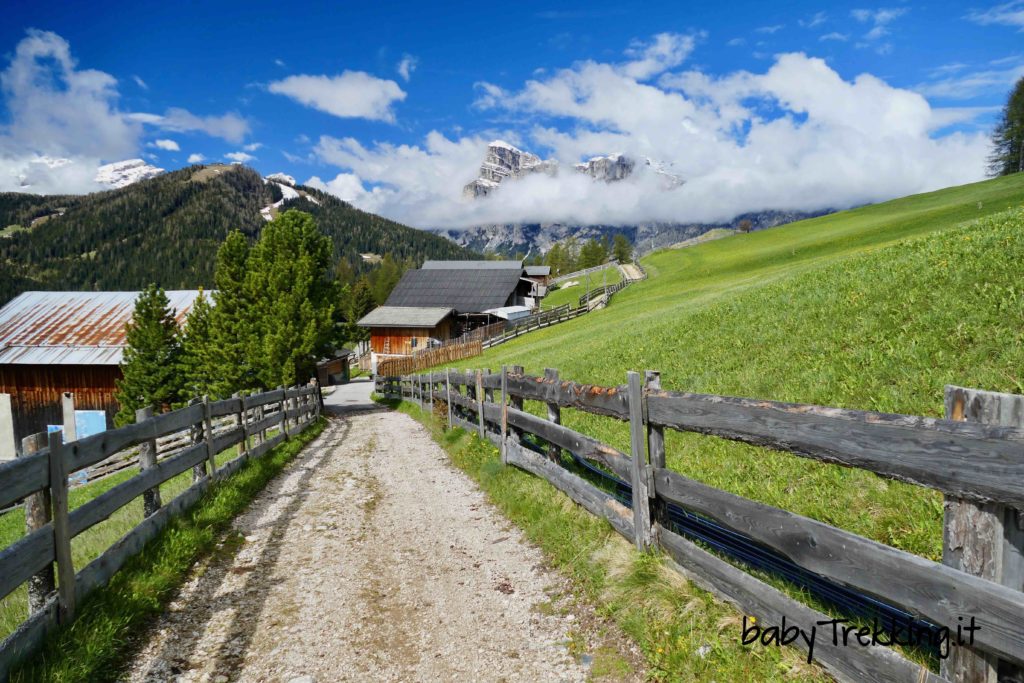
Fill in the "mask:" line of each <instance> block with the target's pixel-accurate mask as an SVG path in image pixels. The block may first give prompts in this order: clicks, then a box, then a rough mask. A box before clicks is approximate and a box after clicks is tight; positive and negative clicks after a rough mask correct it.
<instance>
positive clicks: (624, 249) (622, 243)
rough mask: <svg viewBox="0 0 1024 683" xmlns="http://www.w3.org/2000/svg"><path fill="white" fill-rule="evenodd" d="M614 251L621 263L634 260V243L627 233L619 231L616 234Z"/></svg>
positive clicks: (616, 258)
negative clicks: (627, 236) (630, 241)
mask: <svg viewBox="0 0 1024 683" xmlns="http://www.w3.org/2000/svg"><path fill="white" fill-rule="evenodd" d="M612 253H613V254H614V255H615V260H616V261H618V262H619V263H629V262H630V261H632V260H633V245H632V244H630V243H629V239H627V238H626V236H625V235H623V234H621V233H619V234H617V235H615V240H614V242H613V245H612Z"/></svg>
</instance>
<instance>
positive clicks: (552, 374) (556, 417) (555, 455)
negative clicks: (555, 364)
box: [544, 368, 562, 462]
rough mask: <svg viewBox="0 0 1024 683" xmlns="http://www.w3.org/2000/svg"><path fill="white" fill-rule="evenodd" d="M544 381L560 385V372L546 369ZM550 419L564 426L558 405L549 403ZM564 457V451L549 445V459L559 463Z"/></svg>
mask: <svg viewBox="0 0 1024 683" xmlns="http://www.w3.org/2000/svg"><path fill="white" fill-rule="evenodd" d="M544 379H545V380H548V381H550V382H554V383H555V384H557V383H558V370H556V369H555V368H544ZM547 406H548V419H549V420H551V421H552V422H554V423H555V424H556V425H560V424H562V409H561V408H560V407H559V405H558V404H557V403H548V404H547ZM561 457H562V449H561V448H559V447H558V446H556V445H555V444H553V443H549V444H548V458H549V459H550V460H551V461H552V462H559V460H561Z"/></svg>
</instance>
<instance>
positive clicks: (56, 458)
mask: <svg viewBox="0 0 1024 683" xmlns="http://www.w3.org/2000/svg"><path fill="white" fill-rule="evenodd" d="M318 394H319V390H318V388H317V386H316V384H315V383H311V384H310V385H306V386H301V387H293V388H291V389H288V390H287V391H285V390H283V389H278V390H276V391H270V392H266V393H263V394H256V395H253V396H246V397H244V398H240V397H239V398H230V399H226V400H223V401H207V400H205V399H203V400H199V401H195V402H193V404H192V405H189V406H188V407H186V408H182V409H180V410H175V411H173V412H170V413H164V414H161V415H155V416H154V415H152V413H151V411H148V410H143V411H139V414H138V415H137V417H138V421H137V422H136V423H135V424H132V425H128V426H125V427H121V428H120V429H114V430H110V431H106V432H102V433H100V434H96V435H94V436H90V437H87V438H84V439H81V440H79V441H74V442H69V443H64V441H63V435H62V433H61V432H59V431H57V432H52V433H50V434H49V435H46V434H40V435H33V436H32V437H29V438H27V439H26V440H25V441H26V445H27V446H28V448H26V449H25V450H26V453H25V455H24V456H23V457H20V458H17V459H16V460H12V461H6V462H3V463H0V509H3V508H5V507H7V506H9V505H11V504H14V503H16V502H18V501H21V500H25V501H26V502H25V505H26V520H27V524H28V529H27V533H26V535H25V536H23V537H22V538H20V539H19V540H17V541H15V542H14V543H12V544H11V545H9V546H7V547H6V548H4V549H2V550H0V599H3V598H5V597H7V596H8V595H10V593H11V592H13V591H14V590H15V589H17V588H18V587H19V586H20V585H21V584H23V583H26V582H28V583H29V603H30V615H29V617H28V619H27V620H26V621H25V622H23V623H22V624H21V626H20V627H19V628H18V629H17V630H15V631H14V632H13V633H11V634H10V635H9V636H8V637H7V638H6V639H4V641H3V642H2V643H0V681H6V680H7V677H8V674H9V672H10V669H11V667H12V666H14V665H16V664H17V663H18V662H21V661H23V660H24V659H25V658H26V657H28V656H30V655H31V654H32V653H33V652H34V651H35V650H36V649H37V648H38V647H39V645H40V643H41V642H42V640H43V638H44V637H45V635H46V634H47V633H49V632H50V631H51V630H52V629H54V628H55V627H56V626H58V625H64V624H67V623H69V622H71V621H72V620H73V619H74V617H75V608H76V605H77V604H78V603H81V602H82V600H83V599H84V598H85V597H86V596H87V595H88V594H89V593H90V592H91V591H92V590H94V589H95V588H97V587H99V586H102V585H104V584H105V583H107V581H109V580H110V578H111V576H113V574H114V573H115V572H116V571H117V570H118V569H120V568H121V566H122V565H123V564H124V562H125V561H126V560H127V559H128V558H129V557H131V556H132V555H134V554H135V553H137V552H139V551H140V550H141V549H142V547H143V546H144V545H145V544H146V542H148V541H149V540H150V539H151V538H153V536H155V535H156V533H157V532H158V531H159V530H160V529H162V528H163V527H164V526H166V524H167V522H168V521H169V520H170V519H171V518H172V517H173V516H175V515H177V514H180V513H181V512H182V511H184V510H186V509H188V508H189V507H190V506H191V505H192V504H194V503H195V502H196V501H197V500H198V499H199V497H200V496H201V495H202V494H203V492H204V491H205V490H206V489H207V488H208V487H209V485H210V483H211V482H212V481H215V480H220V479H223V478H225V477H228V476H230V475H231V474H233V473H234V472H236V471H237V470H238V469H239V468H240V467H241V466H242V465H243V464H244V463H245V461H246V460H249V459H255V458H259V457H261V456H262V455H264V454H266V453H267V452H268V451H269V450H270V449H272V448H274V447H275V446H276V445H278V444H279V443H280V442H281V441H283V440H285V439H287V438H289V437H290V436H291V435H293V434H296V433H298V432H299V431H301V430H303V429H305V427H307V426H308V425H309V424H310V423H311V422H313V421H314V420H316V419H317V418H318V417H319V415H320V397H319V395H318ZM274 428H276V429H277V430H278V433H277V434H276V435H274V436H273V437H270V438H268V436H267V430H268V429H274ZM33 444H34V445H33ZM158 445H163V446H164V447H165V448H164V449H163V451H164V452H163V453H162V454H161V453H159V452H158ZM235 445H237V446H238V448H239V454H238V456H237V457H235V458H233V459H231V460H229V461H228V462H226V463H224V464H223V465H221V466H220V467H219V468H218V467H217V466H216V463H215V462H214V456H215V455H217V454H218V453H220V452H221V451H223V450H224V449H227V448H230V447H231V446H235ZM126 451H127V452H131V453H133V454H134V460H135V462H137V463H138V464H139V468H140V471H139V473H138V474H137V475H135V476H134V477H132V478H130V479H128V480H127V481H124V482H121V483H120V484H117V485H116V486H114V487H112V488H111V489H109V490H107V491H105V492H104V493H103V494H101V495H99V496H97V497H96V498H93V499H92V500H90V501H88V502H86V503H84V504H83V505H81V506H79V507H77V508H75V509H74V510H69V509H68V500H67V492H68V477H69V475H72V474H74V473H75V472H77V471H80V470H83V469H85V468H87V467H91V466H94V465H97V464H99V463H104V462H108V461H111V460H112V459H116V458H118V456H120V455H122V454H124V453H125V452H126ZM160 455H162V457H159V456H160ZM122 460H123V458H122ZM189 469H192V470H193V483H192V485H191V486H190V487H189V488H187V489H186V490H185V491H184V492H183V493H181V494H180V495H178V497H176V498H175V499H174V500H172V501H170V502H169V503H167V504H166V505H162V504H161V503H160V498H159V486H160V484H162V483H164V482H166V481H168V480H169V479H171V478H172V477H175V476H177V475H178V474H181V473H182V472H186V471H188V470H189ZM139 496H144V497H145V503H146V504H145V506H144V509H145V519H144V520H143V521H142V522H141V523H140V524H139V525H138V526H136V527H135V528H133V529H132V530H131V531H129V532H128V533H127V534H126V535H125V536H124V537H122V538H121V539H120V540H118V541H117V542H116V543H114V545H112V546H111V547H110V548H108V549H107V550H106V551H104V552H103V553H102V554H101V555H100V556H99V557H97V558H96V559H95V560H93V561H92V562H90V563H89V564H88V565H86V566H85V567H82V568H80V569H78V570H77V572H76V568H75V567H74V564H73V562H72V560H71V539H72V538H74V537H75V536H77V535H79V534H81V533H82V532H84V531H86V530H88V529H89V528H91V527H93V526H95V525H96V524H98V523H100V522H102V521H104V520H106V519H107V518H109V517H110V516H111V515H112V514H113V513H114V512H116V511H117V510H119V509H121V508H122V507H124V506H125V505H127V504H128V503H130V502H132V501H133V500H135V499H136V498H138V497H139ZM54 563H56V578H57V581H56V589H55V588H54V584H55V582H54V578H53V567H54Z"/></svg>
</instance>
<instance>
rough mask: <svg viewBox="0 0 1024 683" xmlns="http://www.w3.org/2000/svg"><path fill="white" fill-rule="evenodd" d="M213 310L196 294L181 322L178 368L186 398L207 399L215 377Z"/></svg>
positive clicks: (203, 293)
mask: <svg viewBox="0 0 1024 683" xmlns="http://www.w3.org/2000/svg"><path fill="white" fill-rule="evenodd" d="M212 317H213V306H211V305H210V300H209V298H208V296H207V295H206V293H205V292H202V291H200V293H199V296H198V297H197V298H196V300H195V303H193V304H192V310H190V311H189V312H188V317H187V318H186V319H185V330H184V335H183V336H182V339H181V354H182V358H181V366H182V374H183V376H184V380H185V390H186V393H188V394H189V396H203V395H209V394H210V393H211V389H212V386H213V383H214V379H215V378H216V377H217V367H216V362H215V357H214V353H213V339H212V336H211V334H212V320H211V319H212Z"/></svg>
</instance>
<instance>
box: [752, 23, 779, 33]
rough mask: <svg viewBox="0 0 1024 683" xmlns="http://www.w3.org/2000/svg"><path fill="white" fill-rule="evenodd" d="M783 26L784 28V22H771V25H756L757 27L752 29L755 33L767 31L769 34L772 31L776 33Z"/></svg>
mask: <svg viewBox="0 0 1024 683" xmlns="http://www.w3.org/2000/svg"><path fill="white" fill-rule="evenodd" d="M784 28H786V25H785V24H773V25H772V26H758V27H757V28H755V29H754V32H755V33H767V34H769V35H770V34H773V33H778V32H779V31H781V30H782V29H784Z"/></svg>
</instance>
